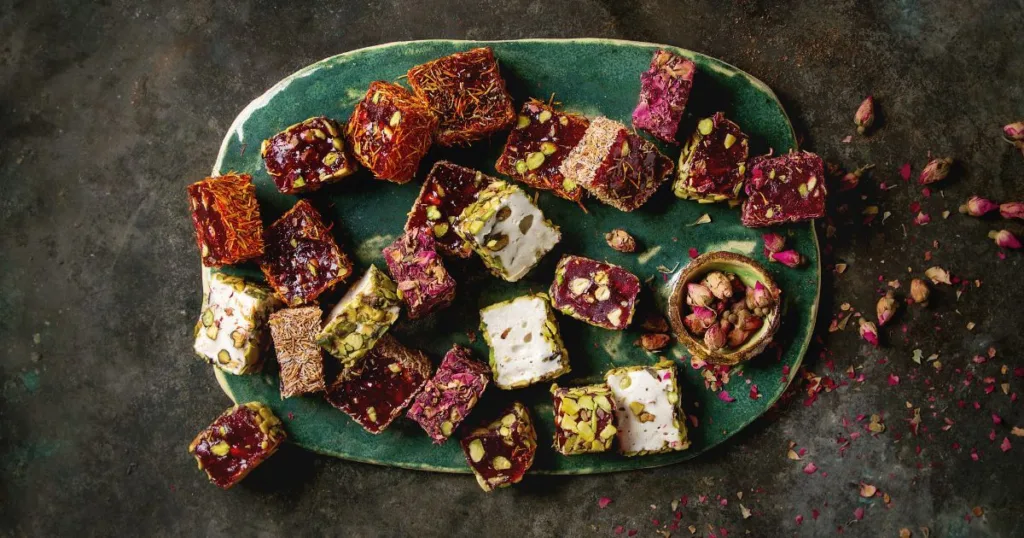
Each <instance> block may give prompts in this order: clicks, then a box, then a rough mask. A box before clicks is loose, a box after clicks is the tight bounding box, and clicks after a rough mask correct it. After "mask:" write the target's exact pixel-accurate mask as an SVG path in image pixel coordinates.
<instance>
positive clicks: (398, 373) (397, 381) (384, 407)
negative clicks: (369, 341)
mask: <svg viewBox="0 0 1024 538" xmlns="http://www.w3.org/2000/svg"><path fill="white" fill-rule="evenodd" d="M361 368H362V371H361V372H360V373H359V374H358V375H355V376H354V377H350V378H348V379H338V380H337V381H336V382H335V383H334V384H333V385H331V387H330V389H329V390H328V391H327V401H328V402H330V404H331V405H333V406H334V407H337V408H338V409H341V410H342V411H344V412H345V413H347V414H348V416H350V417H352V419H353V420H355V421H356V422H358V423H359V425H360V426H362V427H363V429H365V430H366V431H368V432H370V433H380V432H382V431H384V430H385V429H386V428H387V427H388V426H389V425H391V423H392V422H393V421H394V420H395V418H397V417H398V415H399V414H401V412H402V410H403V409H405V407H406V406H407V405H409V402H410V401H412V399H413V397H414V396H416V394H417V393H418V392H419V391H420V389H422V388H423V385H424V384H425V383H426V382H427V378H429V377H430V359H428V358H427V356H426V355H424V354H423V353H422V352H420V351H417V350H414V349H409V348H407V347H405V346H403V345H402V344H400V343H398V341H397V340H395V339H394V338H393V337H392V336H391V335H387V334H386V335H384V336H382V337H381V338H380V340H378V341H377V344H376V345H375V346H374V347H373V349H371V350H370V352H369V353H367V354H366V356H365V357H363V363H362V365H361Z"/></svg>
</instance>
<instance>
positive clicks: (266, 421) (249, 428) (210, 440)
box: [188, 402, 285, 489]
mask: <svg viewBox="0 0 1024 538" xmlns="http://www.w3.org/2000/svg"><path fill="white" fill-rule="evenodd" d="M284 439H285V432H284V428H282V426H281V420H280V419H278V418H277V417H276V416H275V415H274V412H273V411H271V410H270V408H269V407H267V406H265V405H263V404H262V403H260V402H249V403H247V404H242V405H235V406H232V407H230V408H228V410H227V411H225V412H224V413H222V414H221V415H220V416H219V417H217V420H215V421H213V424H210V425H209V426H207V427H206V428H205V429H203V431H201V432H199V435H196V438H195V439H193V440H192V442H191V443H190V444H189V445H188V451H189V453H190V454H192V456H193V457H195V459H196V463H197V464H198V465H199V468H200V469H202V470H203V471H206V475H207V476H208V477H209V478H210V481H211V482H213V483H214V484H216V485H217V486H218V487H220V488H221V489H228V488H230V487H231V486H233V485H235V484H237V483H238V482H239V481H241V480H242V479H243V478H245V475H247V474H249V472H250V471H252V470H253V469H255V468H256V467H257V466H259V464H261V463H263V461H264V460H266V459H267V458H269V457H270V456H272V455H273V454H274V452H276V451H277V448H278V446H280V445H281V442H282V441H284Z"/></svg>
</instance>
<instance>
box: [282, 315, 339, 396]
mask: <svg viewBox="0 0 1024 538" xmlns="http://www.w3.org/2000/svg"><path fill="white" fill-rule="evenodd" d="M322 315H323V313H322V312H321V311H320V307H319V306H316V305H313V306H302V307H297V308H284V309H281V310H278V311H277V312H274V313H273V314H271V315H270V335H271V336H272V337H273V338H274V350H275V351H276V352H277V364H278V366H280V368H281V397H282V398H291V397H292V396H298V395H300V394H308V393H311V392H320V391H322V390H324V389H325V388H326V384H325V383H324V353H323V350H322V349H320V346H319V345H317V343H316V335H317V333H319V332H320V318H321V317H322Z"/></svg>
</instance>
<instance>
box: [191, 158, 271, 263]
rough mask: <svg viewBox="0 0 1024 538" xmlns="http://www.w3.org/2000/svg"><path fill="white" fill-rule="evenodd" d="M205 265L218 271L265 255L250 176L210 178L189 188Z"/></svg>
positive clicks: (258, 210)
mask: <svg viewBox="0 0 1024 538" xmlns="http://www.w3.org/2000/svg"><path fill="white" fill-rule="evenodd" d="M188 201H189V206H190V207H191V208H192V225H193V226H194V227H195V229H196V244H197V245H199V253H200V255H201V256H202V260H203V265H205V266H207V267H219V266H221V265H231V264H234V263H238V262H241V261H245V260H249V259H252V258H255V257H257V256H259V255H261V254H263V221H261V220H260V206H259V203H258V202H257V201H256V187H255V186H254V185H253V184H252V176H250V175H248V174H228V175H225V176H220V177H208V178H206V179H204V180H202V181H199V182H197V183H193V184H191V185H189V186H188Z"/></svg>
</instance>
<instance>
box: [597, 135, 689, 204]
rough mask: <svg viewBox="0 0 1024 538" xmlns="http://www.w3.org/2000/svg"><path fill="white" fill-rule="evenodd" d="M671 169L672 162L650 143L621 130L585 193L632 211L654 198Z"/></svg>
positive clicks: (672, 166) (672, 167) (673, 166)
mask: <svg viewBox="0 0 1024 538" xmlns="http://www.w3.org/2000/svg"><path fill="white" fill-rule="evenodd" d="M674 168H675V165H674V164H672V159H669V158H668V157H666V156H664V155H662V154H661V152H659V151H658V148H656V147H655V146H654V144H652V143H650V142H648V141H647V140H644V139H643V138H641V137H639V136H637V135H635V134H632V133H630V132H629V131H627V130H625V129H622V130H621V131H620V132H619V134H618V135H617V136H616V139H615V142H614V143H613V144H612V147H611V151H609V152H608V155H607V157H605V160H604V162H602V163H601V166H600V168H598V169H597V173H596V174H595V175H594V179H593V180H592V182H591V184H590V185H588V186H587V190H589V191H590V192H591V193H593V194H594V196H597V198H598V199H600V200H601V201H602V202H604V203H606V204H609V205H612V206H614V207H617V208H619V209H621V210H622V211H633V210H634V209H636V208H638V207H640V206H642V205H644V204H645V203H646V202H647V200H649V199H650V198H651V196H653V195H654V193H655V192H656V191H657V190H658V187H660V186H661V184H662V183H664V182H665V180H666V179H668V176H669V175H671V174H672V170H673V169H674Z"/></svg>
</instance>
